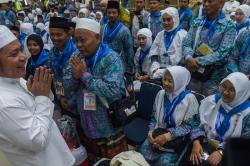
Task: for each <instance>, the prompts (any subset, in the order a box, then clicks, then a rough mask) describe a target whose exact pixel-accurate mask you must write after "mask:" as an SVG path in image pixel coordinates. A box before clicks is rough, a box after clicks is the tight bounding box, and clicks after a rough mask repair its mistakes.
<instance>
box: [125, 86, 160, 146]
mask: <svg viewBox="0 0 250 166" xmlns="http://www.w3.org/2000/svg"><path fill="white" fill-rule="evenodd" d="M161 89H162V87H161V86H159V85H156V84H153V83H149V82H143V83H142V85H141V89H140V93H139V100H138V110H137V111H136V113H135V115H134V116H133V117H132V118H131V119H130V120H129V122H128V123H126V125H125V126H124V128H123V131H124V134H125V135H126V137H127V139H128V141H129V143H131V144H132V145H140V144H142V143H143V141H144V140H145V139H146V137H147V134H148V130H149V128H148V125H149V123H150V120H151V115H152V111H153V105H154V101H155V97H156V95H157V93H158V92H159V91H160V90H161Z"/></svg>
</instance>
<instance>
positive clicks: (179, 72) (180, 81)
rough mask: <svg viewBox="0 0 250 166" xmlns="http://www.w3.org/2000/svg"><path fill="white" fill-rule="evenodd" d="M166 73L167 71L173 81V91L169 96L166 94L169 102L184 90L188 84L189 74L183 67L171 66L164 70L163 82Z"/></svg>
mask: <svg viewBox="0 0 250 166" xmlns="http://www.w3.org/2000/svg"><path fill="white" fill-rule="evenodd" d="M167 71H169V73H170V74H171V76H172V78H173V81H174V91H173V93H171V94H169V93H168V97H169V100H170V101H171V100H173V99H174V98H175V97H176V96H178V95H179V94H180V93H181V92H183V91H184V90H185V89H186V87H187V86H188V84H189V82H190V79H191V74H190V72H189V71H188V70H187V69H186V68H185V67H182V66H171V67H168V68H167V69H166V70H165V73H164V76H163V80H164V78H165V75H166V72H167Z"/></svg>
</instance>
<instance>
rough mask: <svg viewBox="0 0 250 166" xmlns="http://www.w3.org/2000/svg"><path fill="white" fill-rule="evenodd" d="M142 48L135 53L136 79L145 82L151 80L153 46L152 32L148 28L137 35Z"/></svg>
mask: <svg viewBox="0 0 250 166" xmlns="http://www.w3.org/2000/svg"><path fill="white" fill-rule="evenodd" d="M137 39H138V41H139V45H140V47H139V48H138V49H137V51H136V53H135V66H136V73H135V79H136V80H139V81H145V80H147V79H149V70H150V64H151V61H150V58H149V51H150V48H151V45H152V32H151V31H150V29H148V28H142V29H140V30H139V31H138V33H137Z"/></svg>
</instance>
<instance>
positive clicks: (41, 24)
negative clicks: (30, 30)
mask: <svg viewBox="0 0 250 166" xmlns="http://www.w3.org/2000/svg"><path fill="white" fill-rule="evenodd" d="M36 28H39V29H40V30H41V32H42V31H43V30H44V29H45V25H44V23H38V24H36Z"/></svg>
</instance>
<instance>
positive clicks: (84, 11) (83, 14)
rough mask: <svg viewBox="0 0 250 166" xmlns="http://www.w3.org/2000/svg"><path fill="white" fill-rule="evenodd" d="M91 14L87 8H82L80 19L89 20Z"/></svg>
mask: <svg viewBox="0 0 250 166" xmlns="http://www.w3.org/2000/svg"><path fill="white" fill-rule="evenodd" d="M89 14H90V12H89V10H88V9H87V8H82V9H80V10H79V13H78V17H79V18H88V17H89Z"/></svg>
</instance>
